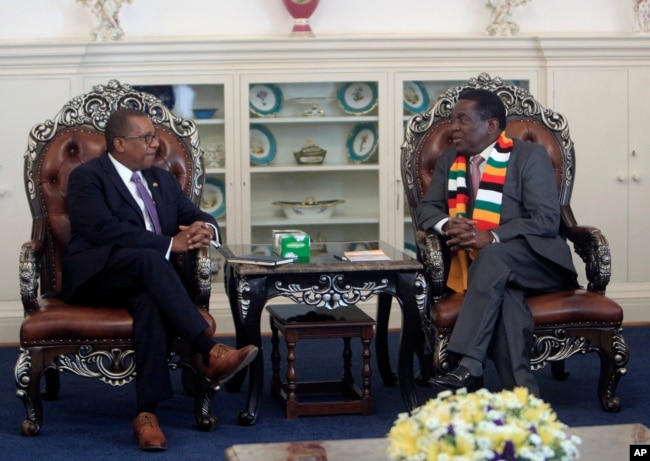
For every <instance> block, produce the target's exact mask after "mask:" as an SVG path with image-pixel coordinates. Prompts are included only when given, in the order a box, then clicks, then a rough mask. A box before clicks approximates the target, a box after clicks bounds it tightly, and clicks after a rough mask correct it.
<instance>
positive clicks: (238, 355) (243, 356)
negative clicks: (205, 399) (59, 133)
mask: <svg viewBox="0 0 650 461" xmlns="http://www.w3.org/2000/svg"><path fill="white" fill-rule="evenodd" d="M256 355H257V347H256V346H253V345H249V346H246V347H242V348H241V349H233V348H232V347H230V346H226V345H225V344H215V345H214V347H213V348H212V349H211V350H210V361H209V362H208V365H207V366H206V367H205V376H206V377H207V378H208V379H209V380H210V381H212V384H220V383H222V382H224V381H228V380H229V379H230V378H232V377H233V376H234V375H235V373H237V372H238V371H239V370H241V369H242V368H244V367H245V366H247V365H248V364H249V363H251V362H252V361H253V359H254V358H255V356H256Z"/></svg>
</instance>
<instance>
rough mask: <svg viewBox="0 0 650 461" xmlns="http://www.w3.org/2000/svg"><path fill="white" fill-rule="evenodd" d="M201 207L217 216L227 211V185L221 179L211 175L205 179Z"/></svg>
mask: <svg viewBox="0 0 650 461" xmlns="http://www.w3.org/2000/svg"><path fill="white" fill-rule="evenodd" d="M201 209H202V210H203V211H205V212H206V213H210V214H211V215H212V216H214V217H215V218H220V217H222V216H223V215H224V214H225V213H226V186H225V185H224V183H223V182H222V181H221V180H219V179H217V178H213V177H211V176H210V177H208V178H207V179H206V180H205V184H204V186H203V196H202V197H201Z"/></svg>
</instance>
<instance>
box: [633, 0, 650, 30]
mask: <svg viewBox="0 0 650 461" xmlns="http://www.w3.org/2000/svg"><path fill="white" fill-rule="evenodd" d="M633 1H634V32H650V0H633Z"/></svg>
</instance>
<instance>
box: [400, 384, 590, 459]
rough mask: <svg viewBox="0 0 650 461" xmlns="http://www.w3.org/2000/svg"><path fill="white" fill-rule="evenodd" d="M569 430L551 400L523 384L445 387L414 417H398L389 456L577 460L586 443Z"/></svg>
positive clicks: (406, 457) (401, 457) (417, 410)
mask: <svg viewBox="0 0 650 461" xmlns="http://www.w3.org/2000/svg"><path fill="white" fill-rule="evenodd" d="M566 429H567V426H566V425H565V424H563V423H561V422H560V421H559V420H558V419H557V415H556V414H555V412H554V411H553V410H552V409H551V407H550V405H549V404H547V403H545V402H544V401H543V400H541V399H539V398H537V397H535V396H533V395H531V394H529V393H528V390H527V389H526V388H523V387H519V388H515V389H514V390H512V391H501V392H498V393H492V392H490V391H488V390H487V389H480V390H478V391H477V392H474V393H468V392H467V391H466V390H465V389H460V390H459V391H457V392H456V394H453V393H452V392H450V391H445V392H441V393H440V394H438V397H436V398H435V399H431V400H429V401H428V402H427V403H426V404H424V405H423V406H421V407H418V408H416V409H415V410H413V412H412V414H411V415H409V414H408V413H400V414H399V415H398V417H397V420H396V421H395V423H394V424H393V427H392V428H391V430H390V432H389V434H388V440H389V442H390V444H389V447H388V455H389V457H390V459H391V460H395V461H496V460H507V461H546V460H566V461H570V460H575V459H578V458H579V457H580V454H579V452H578V448H577V445H579V444H580V443H582V441H581V439H580V438H579V437H577V436H571V437H569V436H567V434H566Z"/></svg>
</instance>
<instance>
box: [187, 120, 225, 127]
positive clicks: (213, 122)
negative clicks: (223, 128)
mask: <svg viewBox="0 0 650 461" xmlns="http://www.w3.org/2000/svg"><path fill="white" fill-rule="evenodd" d="M193 120H194V123H196V125H197V126H201V125H223V124H225V120H224V119H222V118H195V119H193Z"/></svg>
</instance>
